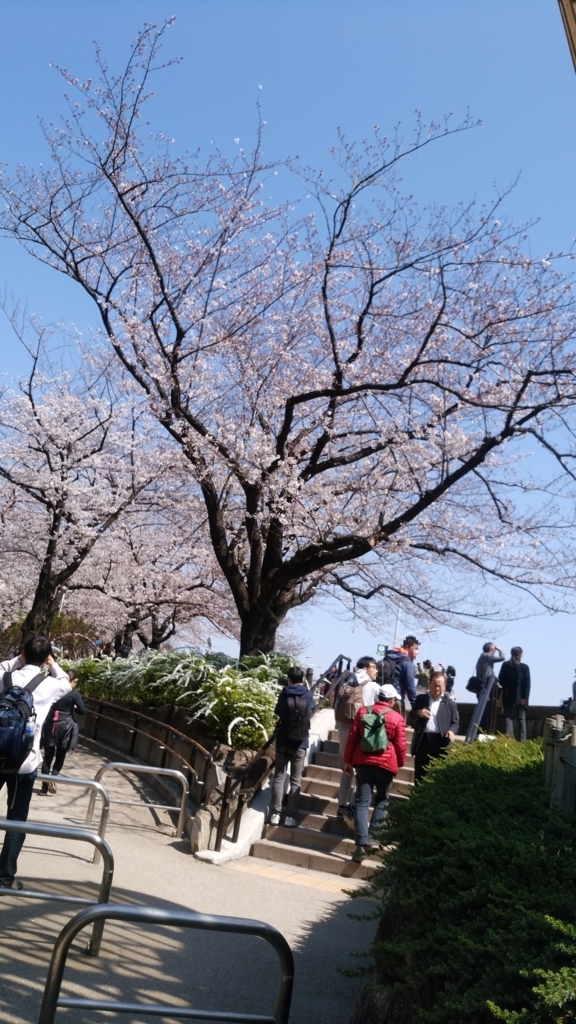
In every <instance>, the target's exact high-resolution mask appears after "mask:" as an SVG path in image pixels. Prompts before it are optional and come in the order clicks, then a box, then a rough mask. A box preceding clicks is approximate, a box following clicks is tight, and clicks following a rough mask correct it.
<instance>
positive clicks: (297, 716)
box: [277, 693, 310, 749]
mask: <svg viewBox="0 0 576 1024" xmlns="http://www.w3.org/2000/svg"><path fill="white" fill-rule="evenodd" d="M284 701H285V705H284V709H283V712H282V716H281V718H280V721H279V723H278V733H277V737H278V740H279V741H280V743H282V744H283V745H284V746H286V747H292V748H293V749H296V748H297V747H299V746H300V744H301V742H302V740H305V739H306V737H307V735H308V733H309V732H310V708H309V706H308V695H307V694H305V693H296V694H295V693H287V694H285V695H284Z"/></svg>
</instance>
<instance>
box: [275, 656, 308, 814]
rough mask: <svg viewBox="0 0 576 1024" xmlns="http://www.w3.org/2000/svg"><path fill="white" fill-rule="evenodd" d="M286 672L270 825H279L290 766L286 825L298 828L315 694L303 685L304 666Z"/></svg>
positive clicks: (277, 709)
mask: <svg viewBox="0 0 576 1024" xmlns="http://www.w3.org/2000/svg"><path fill="white" fill-rule="evenodd" d="M286 675H287V677H288V679H287V684H286V686H285V687H284V689H283V690H282V692H281V694H280V696H279V697H278V703H277V704H276V707H275V709H274V714H275V715H278V724H277V726H276V756H275V758H274V779H273V782H272V798H271V800H270V824H271V825H279V824H280V817H281V814H282V798H283V796H284V782H285V779H286V772H287V770H288V765H290V789H289V792H288V804H287V807H286V817H285V819H284V824H285V825H286V827H287V828H295V827H296V825H297V824H298V820H297V818H296V814H297V813H298V804H299V802H300V786H301V782H302V772H303V770H304V762H305V760H306V751H307V749H308V744H309V735H310V716H311V714H312V711H313V709H314V701H313V699H312V694H311V693H310V691H309V690H308V688H307V687H306V686H305V685H304V682H303V681H304V672H303V671H302V669H301V668H296V667H293V668H289V669H288V672H287V673H286Z"/></svg>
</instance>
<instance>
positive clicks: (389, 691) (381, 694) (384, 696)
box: [378, 683, 398, 700]
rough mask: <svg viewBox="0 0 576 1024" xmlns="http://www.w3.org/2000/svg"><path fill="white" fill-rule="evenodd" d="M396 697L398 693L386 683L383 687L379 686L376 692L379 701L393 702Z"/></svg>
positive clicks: (390, 684)
mask: <svg viewBox="0 0 576 1024" xmlns="http://www.w3.org/2000/svg"><path fill="white" fill-rule="evenodd" d="M397 697H398V693H397V692H396V689H395V687H394V686H392V683H386V685H385V686H381V687H380V689H379V690H378V698H379V700H395V699H396V698H397Z"/></svg>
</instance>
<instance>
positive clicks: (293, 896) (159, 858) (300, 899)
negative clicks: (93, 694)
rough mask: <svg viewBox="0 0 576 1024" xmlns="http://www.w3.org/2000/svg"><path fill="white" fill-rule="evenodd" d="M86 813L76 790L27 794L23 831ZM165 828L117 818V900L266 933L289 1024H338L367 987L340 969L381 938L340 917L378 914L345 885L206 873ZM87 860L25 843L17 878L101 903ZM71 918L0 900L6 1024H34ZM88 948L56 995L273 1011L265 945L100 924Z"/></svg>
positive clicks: (108, 780) (89, 762)
mask: <svg viewBox="0 0 576 1024" xmlns="http://www.w3.org/2000/svg"><path fill="white" fill-rule="evenodd" d="M102 763H103V760H102V758H100V757H98V756H97V755H95V754H94V753H92V752H89V751H87V750H84V749H82V750H79V751H78V752H77V753H76V754H75V755H74V756H73V757H71V758H69V759H68V761H67V763H66V771H68V772H69V774H70V775H73V776H76V777H78V778H93V777H94V774H95V772H96V770H97V768H98V767H99V766H100V765H101V764H102ZM104 781H105V785H106V788H107V789H108V790H109V792H110V795H111V796H122V797H123V798H124V799H136V795H135V791H137V792H140V793H143V794H147V795H148V798H149V799H156V800H158V796H157V794H154V791H150V790H149V788H148V785H147V784H146V783H143V782H142V780H141V779H138V778H137V777H135V776H134V777H132V780H129V779H128V778H127V777H126V778H123V777H121V776H115V775H113V774H111V775H109V776H106V777H105V780H104ZM38 789H39V784H38ZM86 806H87V797H86V796H80V795H79V793H78V790H76V788H75V787H72V786H68V787H65V786H60V787H59V790H58V793H57V794H56V796H53V797H46V796H41V795H40V794H39V793H37V794H35V795H34V797H33V801H32V805H31V813H30V820H33V819H34V820H38V819H41V818H42V819H47V820H52V821H59V822H61V823H63V824H64V823H66V822H68V823H71V822H74V823H75V824H80V823H82V822H83V820H84V815H85V809H86ZM4 813H5V797H4V794H0V815H2V816H3V815H4ZM172 828H173V824H172V821H171V819H170V816H169V814H168V813H167V812H165V811H151V810H146V809H140V808H126V807H119V806H114V805H113V806H112V814H111V821H110V824H109V827H108V832H107V836H106V838H107V841H108V842H109V844H110V846H111V847H112V850H113V853H114V857H115V862H116V867H115V874H114V885H113V890H112V898H113V900H114V901H117V902H121V903H137V904H148V905H152V906H169V907H173V908H181V907H186V908H189V909H192V910H198V911H200V912H204V913H213V914H227V915H231V916H238V917H250V918H256V919H259V920H263V921H267V922H269V923H270V924H272V925H274V926H275V927H276V928H278V929H279V930H280V931H281V932H282V933H283V934H284V935H285V937H286V938H287V940H288V942H289V943H290V945H291V946H292V949H293V951H294V954H295V961H296V982H295V989H294V998H293V1001H292V1013H291V1017H290V1021H291V1024H346V1022H347V1021H348V1018H349V1015H350V1012H351V1008H352V1005H353V1002H354V999H355V997H356V994H357V992H358V990H359V988H360V987H361V985H362V982H361V980H359V979H350V978H346V977H344V976H343V975H342V974H341V973H340V969H343V968H344V969H346V968H348V969H350V968H354V967H356V965H357V961H356V959H355V958H353V957H352V956H351V954H352V953H354V952H358V951H361V950H365V949H367V948H368V946H369V944H370V941H371V940H372V937H373V935H374V930H375V924H374V922H373V921H372V922H366V921H354V920H351V919H350V918H349V917H348V914H349V913H350V911H352V912H354V913H370V912H371V910H372V909H373V904H371V903H369V902H368V901H366V900H363V899H360V900H354V901H351V899H350V897H349V896H347V895H346V894H345V893H344V891H343V888H342V887H343V886H346V887H348V888H350V887H351V885H352V884H353V883H352V880H350V879H348V880H347V879H340V878H336V877H334V876H328V875H325V874H323V873H320V872H310V871H299V870H296V869H293V868H287V867H283V866H280V865H276V864H273V863H270V862H268V861H260V860H257V859H255V858H251V857H247V858H244V859H243V860H239V861H232V862H230V863H228V864H227V865H224V866H221V867H216V866H214V865H211V864H205V863H203V862H201V861H196V860H195V859H194V858H193V857H192V856H191V855H190V853H189V844H188V842H184V841H181V840H180V841H179V840H175V839H173V838H171V831H172ZM91 853H92V848H91V847H90V849H89V848H88V846H87V845H85V844H81V843H72V842H70V841H54V840H49V839H44V838H41V837H29V838H28V839H27V840H26V845H25V847H24V850H23V852H22V854H21V857H20V860H19V877H20V878H21V879H22V881H24V882H25V884H28V885H29V886H30V887H31V888H35V889H49V890H50V891H55V892H65V891H67V892H72V893H73V894H74V895H95V894H96V893H97V889H98V885H99V880H100V876H101V866H96V865H92V864H91V863H90V857H91ZM74 912H75V908H73V909H71V908H70V907H67V906H66V905H62V904H56V903H49V902H40V901H36V900H28V899H23V898H21V897H17V896H11V895H7V896H2V897H0V915H1V916H0V921H1V925H2V927H1V930H0V978H1V980H2V984H1V987H0V1022H1V1024H33V1022H35V1021H36V1020H37V1016H38V1010H39V1005H40V1000H41V995H42V991H43V988H44V982H45V978H46V970H47V965H48V961H49V958H50V954H51V951H52V946H53V943H54V939H55V937H56V935H57V934H58V932H59V931H60V929H61V927H62V925H63V924H64V922H65V921H66V920H68V919H69V918H70V917H71V916H72V914H73V913H74ZM85 945H86V936H81V937H80V938H79V939H78V940H77V941H76V943H75V945H74V947H73V950H72V952H71V955H70V957H69V959H68V967H67V970H66V973H65V978H64V986H63V994H69V995H71V994H77V995H84V996H90V995H93V996H94V995H96V994H100V995H102V996H104V995H105V996H107V997H110V998H115V999H122V1000H127V1001H134V1002H155V1001H160V1002H162V1003H164V1004H172V1005H174V1006H184V1005H193V1006H197V1007H199V1008H200V1007H202V1008H203V1009H212V1010H216V1009H228V1010H235V1011H243V1012H254V1013H261V1014H265V1013H271V1010H272V1006H273V999H274V991H275V985H276V979H277V962H276V957H275V954H274V953H273V952H272V950H271V949H270V948H269V947H268V946H267V945H266V944H265V943H263V942H262V941H261V940H259V939H256V938H248V937H246V938H244V937H238V936H236V937H234V936H227V935H218V934H211V933H199V932H196V933H194V932H182V931H178V930H177V929H167V928H163V929H162V928H151V929H135V928H131V927H128V926H126V925H122V924H120V923H112V924H108V925H107V926H106V930H105V933H104V943H103V947H102V954H101V956H100V958H99V959H97V960H95V959H88V958H87V957H85V956H84V955H83V952H82V950H83V948H84V946H85ZM58 1019H60V1020H61V1021H66V1022H67V1024H80V1022H82V1024H87V1020H88V1018H87V1017H86V1014H82V1015H79V1014H78V1013H77V1012H76V1011H61V1012H60V1014H59V1015H58ZM90 1019H92V1018H90ZM93 1019H94V1022H96V1021H98V1022H101V1021H102V1020H104V1017H102V1015H101V1014H94V1015H93ZM151 1019H152V1018H150V1017H147V1018H144V1017H141V1016H134V1017H133V1016H130V1015H128V1014H122V1015H117V1014H110V1015H108V1014H107V1015H106V1020H118V1021H123V1022H125V1024H145V1022H149V1021H150V1020H151ZM155 1019H160V1018H155ZM161 1019H162V1020H173V1018H161Z"/></svg>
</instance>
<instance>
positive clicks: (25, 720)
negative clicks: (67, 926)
mask: <svg viewBox="0 0 576 1024" xmlns="http://www.w3.org/2000/svg"><path fill="white" fill-rule="evenodd" d="M44 666H46V668H47V669H48V674H47V675H44V673H43V672H41V671H40V669H41V668H43V667H44ZM70 690H71V686H70V681H69V679H68V676H67V675H66V673H65V672H64V670H63V669H61V668H60V666H59V665H57V664H56V662H55V661H54V658H53V657H52V647H51V645H50V641H49V640H47V639H46V637H43V636H35V637H31V639H30V640H27V641H26V643H25V644H24V647H23V649H22V653H21V654H19V655H18V657H17V658H12V659H11V660H10V661H3V662H0V789H2V787H3V786H4V785H6V789H7V790H8V810H7V814H6V817H7V818H8V819H9V820H11V821H26V820H27V818H28V810H29V807H30V800H31V799H32V790H33V789H34V780H35V779H36V775H37V769H38V765H39V763H40V761H41V760H42V756H41V754H40V736H41V733H42V726H43V725H44V722H45V720H46V717H47V715H48V712H49V711H50V708H51V707H52V705H53V704H54V702H55V701H57V700H59V699H60V697H64V696H65V694H67V693H69V692H70ZM23 844H24V833H23V832H6V836H5V838H4V843H3V846H2V852H1V853H0V887H1V888H2V889H23V888H24V886H23V884H22V882H20V881H19V880H18V879H17V878H16V877H15V875H16V866H17V862H18V855H19V853H20V850H21V849H22V846H23Z"/></svg>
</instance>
